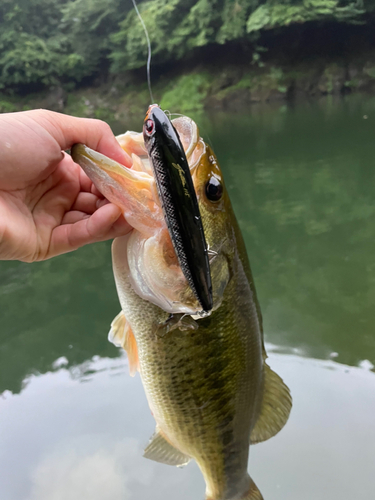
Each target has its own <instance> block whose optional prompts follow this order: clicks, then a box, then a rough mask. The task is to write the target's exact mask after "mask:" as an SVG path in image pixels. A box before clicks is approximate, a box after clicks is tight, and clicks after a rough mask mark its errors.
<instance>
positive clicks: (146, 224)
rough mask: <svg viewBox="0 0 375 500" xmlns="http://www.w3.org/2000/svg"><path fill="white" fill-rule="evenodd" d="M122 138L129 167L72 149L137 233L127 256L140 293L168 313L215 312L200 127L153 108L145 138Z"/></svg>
mask: <svg viewBox="0 0 375 500" xmlns="http://www.w3.org/2000/svg"><path fill="white" fill-rule="evenodd" d="M147 128H148V129H151V128H152V131H151V132H152V133H151V134H149V133H148V131H147ZM117 140H118V141H119V143H120V145H121V146H122V148H123V149H124V150H125V151H126V152H127V153H128V154H130V155H131V158H132V167H131V168H127V167H124V166H123V165H121V164H119V163H117V162H116V161H114V160H111V159H110V158H108V157H105V156H104V155H102V154H100V153H98V152H96V151H94V150H92V149H90V148H88V147H87V146H85V145H83V144H76V145H74V146H73V147H72V158H73V160H74V161H75V162H76V163H78V164H79V165H80V166H81V167H82V168H83V170H84V171H85V172H86V173H87V175H88V176H89V177H90V179H91V180H92V181H93V182H94V184H95V185H96V187H97V188H98V189H99V190H100V191H101V193H102V194H103V195H104V196H105V197H106V198H107V199H108V200H109V201H111V202H112V203H115V204H116V205H118V206H120V208H121V209H122V211H123V214H124V217H125V218H126V219H127V221H128V222H129V224H130V225H131V226H132V227H133V228H134V229H135V230H136V231H135V232H136V233H137V234H134V236H133V235H132V237H131V238H130V241H129V245H128V255H127V256H124V258H126V257H127V258H128V263H129V268H130V269H131V268H132V265H134V266H133V267H134V269H135V270H134V272H133V274H134V276H133V285H134V289H135V291H136V292H137V293H138V294H139V295H141V296H142V297H144V298H146V299H147V300H149V301H151V302H153V303H155V304H156V305H158V306H160V307H162V308H163V309H164V310H166V311H167V312H171V313H187V314H193V315H197V316H205V315H207V314H209V312H210V311H211V309H212V307H213V298H212V285H211V276H210V264H209V257H208V251H207V244H206V240H205V236H204V231H203V226H202V221H201V218H200V213H199V206H198V202H197V197H196V193H195V189H194V172H195V170H196V167H197V165H198V163H199V159H200V158H201V156H202V154H203V153H204V152H205V148H206V146H205V144H204V142H203V141H202V139H200V137H199V132H198V129H197V126H196V124H195V123H194V122H193V121H192V120H191V119H190V118H188V117H185V116H183V117H180V118H177V119H175V120H173V124H172V123H171V122H170V121H169V119H168V118H167V117H166V115H165V114H164V113H163V112H162V110H161V109H160V108H159V107H158V106H156V105H153V106H151V107H150V108H149V111H148V113H147V115H146V118H145V124H144V130H143V136H142V134H139V133H135V132H126V133H125V134H123V135H120V136H118V137H117ZM130 247H131V248H132V252H131V251H130ZM151 268H152V270H151Z"/></svg>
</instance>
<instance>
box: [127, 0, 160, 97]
mask: <svg viewBox="0 0 375 500" xmlns="http://www.w3.org/2000/svg"><path fill="white" fill-rule="evenodd" d="M132 2H133V5H134V9H135V11H136V13H137V16H138V17H139V20H140V21H141V23H142V27H143V30H144V32H145V35H146V40H147V48H148V56H147V83H148V90H149V92H150V97H151V103H150V104H154V102H155V101H154V96H153V95H152V90H151V43H150V37H149V36H148V31H147V28H146V25H145V23H144V22H143V19H142V16H141V14H140V13H139V10H138V7H137V4H136V2H135V0H132Z"/></svg>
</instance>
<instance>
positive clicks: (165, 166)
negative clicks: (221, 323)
mask: <svg viewBox="0 0 375 500" xmlns="http://www.w3.org/2000/svg"><path fill="white" fill-rule="evenodd" d="M148 120H153V122H154V131H153V133H152V134H151V135H150V134H149V133H148V132H147V131H146V130H145V125H144V128H143V136H144V141H145V145H146V148H147V151H148V155H149V157H150V162H151V164H152V168H153V171H154V177H155V181H156V185H157V189H158V193H159V197H160V200H161V205H162V208H163V213H164V218H165V221H166V224H167V227H168V231H169V234H170V237H171V240H172V243H173V246H174V249H175V252H176V255H177V258H178V261H179V264H180V267H181V269H182V272H183V274H184V276H185V278H186V279H187V281H188V283H189V286H190V288H191V289H192V291H193V293H194V295H195V297H196V298H197V300H198V302H199V304H200V305H201V307H202V311H201V312H200V313H198V314H199V315H201V316H206V315H207V314H209V312H210V311H211V310H212V308H213V294H212V282H211V272H210V262H209V256H208V249H207V243H206V238H205V234H204V229H203V224H202V219H201V215H200V211H199V205H198V201H197V196H196V192H195V188H194V184H193V181H192V178H191V173H190V168H189V164H188V162H187V159H186V155H185V151H184V149H183V147H182V144H181V141H180V137H179V135H178V132H177V131H176V129H175V128H174V126H173V124H172V123H171V121H170V120H169V118H168V117H167V116H166V115H165V113H164V112H163V111H162V110H161V109H160V107H159V106H157V105H152V106H150V107H149V109H148V111H147V114H146V117H145V122H144V123H146V121H148Z"/></svg>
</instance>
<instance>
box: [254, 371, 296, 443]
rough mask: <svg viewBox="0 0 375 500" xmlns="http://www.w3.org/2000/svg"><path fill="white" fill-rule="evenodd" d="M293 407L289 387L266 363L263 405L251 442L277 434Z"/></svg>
mask: <svg viewBox="0 0 375 500" xmlns="http://www.w3.org/2000/svg"><path fill="white" fill-rule="evenodd" d="M291 408H292V397H291V395H290V391H289V389H288V387H287V386H286V385H285V384H284V382H283V381H282V379H281V378H280V377H279V376H278V375H277V373H275V372H274V371H273V370H271V368H270V367H269V366H268V365H267V364H266V363H264V393H263V401H262V407H261V410H260V414H259V417H258V420H257V421H256V424H255V426H254V428H253V430H252V432H251V435H250V444H256V443H260V442H261V441H266V440H267V439H269V438H271V437H272V436H274V435H275V434H277V433H278V432H279V431H280V430H281V429H282V428H283V427H284V425H285V424H286V422H287V420H288V417H289V413H290V410H291Z"/></svg>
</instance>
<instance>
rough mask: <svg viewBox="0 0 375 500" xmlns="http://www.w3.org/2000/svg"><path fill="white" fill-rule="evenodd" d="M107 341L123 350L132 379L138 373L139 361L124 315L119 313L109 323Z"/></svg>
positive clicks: (135, 345) (130, 330) (133, 339)
mask: <svg viewBox="0 0 375 500" xmlns="http://www.w3.org/2000/svg"><path fill="white" fill-rule="evenodd" d="M108 340H109V341H110V342H112V344H115V346H117V347H122V348H123V349H125V351H126V353H127V355H128V360H129V372H130V375H131V376H132V377H134V375H135V373H136V371H137V370H138V371H139V359H138V348H137V342H136V340H135V337H134V333H133V330H132V329H131V327H130V325H129V323H128V322H127V321H126V318H125V315H124V313H123V312H122V311H121V312H120V313H119V314H118V315H117V316H116V317H115V319H114V320H113V321H112V323H111V329H110V330H109V333H108Z"/></svg>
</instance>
